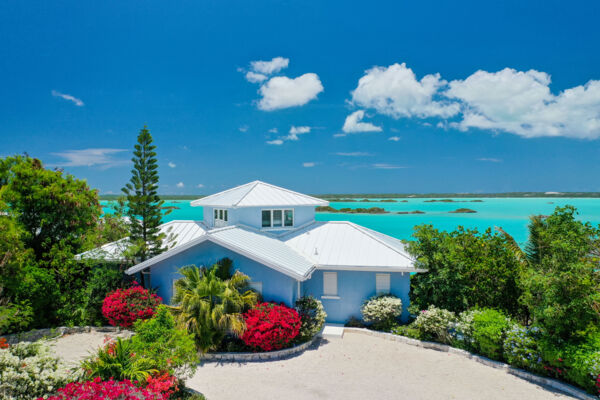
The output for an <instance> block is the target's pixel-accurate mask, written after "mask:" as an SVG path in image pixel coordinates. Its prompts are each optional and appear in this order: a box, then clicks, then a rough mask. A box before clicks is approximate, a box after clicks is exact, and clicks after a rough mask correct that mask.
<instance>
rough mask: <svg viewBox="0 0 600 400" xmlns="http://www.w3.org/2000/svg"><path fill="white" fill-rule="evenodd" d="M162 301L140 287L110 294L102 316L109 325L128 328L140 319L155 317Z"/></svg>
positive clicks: (104, 302) (103, 306) (106, 299)
mask: <svg viewBox="0 0 600 400" xmlns="http://www.w3.org/2000/svg"><path fill="white" fill-rule="evenodd" d="M161 302H162V299H161V298H160V297H158V296H157V295H156V294H154V293H150V291H149V290H148V289H144V288H143V287H141V286H139V285H135V286H132V287H130V288H128V289H117V290H115V291H114V292H110V293H109V294H108V296H106V298H105V299H104V301H103V302H102V315H104V317H105V318H106V319H107V320H108V323H109V324H111V325H113V326H116V325H119V326H121V327H123V328H127V327H129V326H131V325H133V323H134V322H135V321H137V320H138V319H148V318H150V317H152V316H153V315H154V312H155V311H156V307H158V305H159V304H160V303H161Z"/></svg>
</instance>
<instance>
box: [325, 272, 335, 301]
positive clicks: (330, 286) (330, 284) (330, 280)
mask: <svg viewBox="0 0 600 400" xmlns="http://www.w3.org/2000/svg"><path fill="white" fill-rule="evenodd" d="M337 295H338V290H337V272H323V296H337Z"/></svg>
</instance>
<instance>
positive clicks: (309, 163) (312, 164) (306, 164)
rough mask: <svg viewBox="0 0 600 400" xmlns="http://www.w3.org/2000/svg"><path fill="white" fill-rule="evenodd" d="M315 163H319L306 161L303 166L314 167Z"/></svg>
mask: <svg viewBox="0 0 600 400" xmlns="http://www.w3.org/2000/svg"><path fill="white" fill-rule="evenodd" d="M315 165H317V163H316V162H305V163H302V166H303V167H304V168H312V167H314V166H315Z"/></svg>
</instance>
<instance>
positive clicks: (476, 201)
mask: <svg viewBox="0 0 600 400" xmlns="http://www.w3.org/2000/svg"><path fill="white" fill-rule="evenodd" d="M471 203H483V200H479V199H476V200H471Z"/></svg>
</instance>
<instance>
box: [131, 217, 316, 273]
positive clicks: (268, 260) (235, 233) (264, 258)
mask: <svg viewBox="0 0 600 400" xmlns="http://www.w3.org/2000/svg"><path fill="white" fill-rule="evenodd" d="M205 241H210V242H213V243H216V244H218V245H220V246H223V247H224V248H227V249H229V250H232V251H234V252H236V253H238V254H241V255H243V256H246V257H248V258H250V259H252V260H254V261H257V262H259V263H261V264H264V265H267V266H269V267H271V268H273V269H275V270H277V271H279V272H282V273H284V274H286V275H288V276H291V277H293V278H294V279H298V280H305V279H306V278H307V277H308V276H309V275H310V273H311V272H312V270H313V269H314V266H315V263H314V261H312V260H311V259H310V258H309V257H306V256H304V255H302V254H300V253H298V252H297V251H295V250H294V249H293V248H291V247H289V246H287V245H286V244H285V243H284V242H282V241H281V240H279V239H276V238H274V237H273V236H271V235H269V234H265V233H263V232H259V231H257V230H255V229H252V228H249V227H245V226H240V225H233V226H228V227H225V228H218V229H213V230H211V231H208V232H207V233H206V234H205V235H202V236H200V237H198V238H196V239H194V240H191V241H188V242H186V243H184V244H182V245H178V246H176V247H173V248H172V249H170V250H168V251H166V252H164V253H161V254H159V255H157V256H156V257H153V258H151V259H149V260H146V261H144V262H142V263H140V264H137V265H135V266H133V267H131V268H129V269H128V270H127V271H126V272H127V273H128V274H130V275H131V274H134V273H136V272H139V271H141V270H143V269H145V268H148V267H149V266H152V265H154V264H156V263H158V262H160V261H162V260H165V259H167V258H169V257H171V256H173V255H175V254H177V253H180V252H182V251H184V250H187V249H189V248H191V247H193V246H196V245H198V244H200V243H203V242H205Z"/></svg>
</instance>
